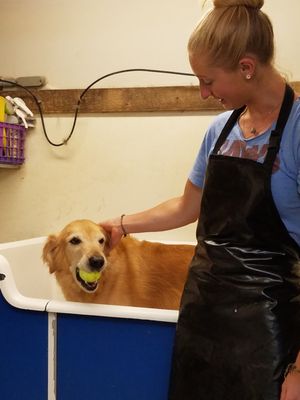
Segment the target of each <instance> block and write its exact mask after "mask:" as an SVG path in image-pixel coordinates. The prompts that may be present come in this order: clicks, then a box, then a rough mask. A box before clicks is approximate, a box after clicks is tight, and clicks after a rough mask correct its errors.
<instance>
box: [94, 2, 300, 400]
mask: <svg viewBox="0 0 300 400" xmlns="http://www.w3.org/2000/svg"><path fill="white" fill-rule="evenodd" d="M263 3H264V1H263V0H236V1H234V0H215V1H214V8H213V9H212V10H211V12H209V13H208V14H207V15H206V16H205V17H204V18H203V19H202V21H201V22H200V24H199V25H198V26H197V27H196V29H195V31H194V32H193V34H192V35H191V38H190V40H189V44H188V50H189V57H190V64H191V67H192V69H193V71H194V73H195V75H196V76H197V77H198V78H199V82H200V93H201V96H202V97H203V98H204V99H206V98H208V97H210V96H212V97H214V98H216V99H218V100H219V101H220V103H221V104H222V105H223V106H224V109H225V110H234V111H225V112H224V113H221V114H220V115H219V116H218V117H217V118H216V119H215V121H214V122H213V123H212V125H211V126H210V127H209V129H208V131H207V133H206V136H205V139H204V142H203V144H202V147H201V149H200V151H199V155H198V157H197V159H196V161H195V164H194V167H193V169H192V171H191V173H190V175H189V177H188V180H187V182H186V185H185V189H184V192H183V194H182V195H181V196H179V197H177V198H174V199H171V200H168V201H166V202H164V203H163V204H160V205H158V206H156V207H154V208H152V209H149V210H146V211H143V212H140V213H137V214H132V215H126V216H122V218H121V219H120V218H115V219H112V220H110V221H105V222H103V223H101V225H104V227H105V228H106V229H107V230H108V231H109V232H110V233H111V240H112V245H114V244H115V243H116V242H118V240H120V238H121V236H122V235H123V234H124V233H134V232H146V231H159V230H166V229H172V228H176V227H179V226H183V225H186V224H188V223H191V222H193V221H195V220H196V219H198V227H197V241H198V244H197V248H196V252H195V256H194V259H193V261H192V263H191V266H190V271H189V276H188V278H187V282H186V285H185V290H184V293H183V296H182V302H181V308H180V314H179V320H178V325H177V332H176V340H175V344H174V353H173V366H172V373H171V382H170V393H169V400H225V399H226V400H278V399H280V400H300V356H298V352H299V349H300V304H299V295H300V280H299V277H298V276H297V265H298V267H299V265H300V261H299V260H300V247H299V246H300V100H299V98H298V96H297V95H296V94H295V93H294V92H293V90H292V89H291V88H290V86H289V85H287V83H286V82H285V80H284V78H283V77H282V76H281V74H280V73H279V72H278V71H277V70H276V69H275V67H274V64H273V59H274V40H273V29H272V24H271V22H270V20H269V18H268V16H267V15H266V14H265V13H264V12H263V11H262V10H261V8H262V6H263ZM200 203H201V208H200ZM199 210H200V212H199Z"/></svg>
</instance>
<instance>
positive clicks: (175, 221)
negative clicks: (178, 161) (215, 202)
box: [99, 180, 202, 247]
mask: <svg viewBox="0 0 300 400" xmlns="http://www.w3.org/2000/svg"><path fill="white" fill-rule="evenodd" d="M201 195H202V190H201V189H200V188H199V187H197V186H195V185H194V184H193V183H192V182H191V181H190V180H187V182H186V185H185V188H184V192H183V194H182V195H181V196H179V197H175V198H173V199H170V200H167V201H165V202H163V203H160V204H158V205H157V206H155V207H153V208H150V209H148V210H145V211H142V212H139V213H136V214H131V215H126V216H124V217H123V219H122V225H123V228H124V230H125V232H126V233H139V232H157V231H165V230H170V229H175V228H179V227H181V226H184V225H187V224H190V223H192V222H194V221H196V220H197V218H198V217H199V211H200V202H201ZM99 225H101V226H103V228H104V229H105V230H107V231H108V232H109V233H110V235H111V244H110V246H111V247H114V246H115V245H116V244H117V243H118V242H119V240H120V239H121V237H122V236H123V233H124V232H123V228H122V226H121V218H120V217H117V218H113V219H110V220H107V221H103V222H100V224H99Z"/></svg>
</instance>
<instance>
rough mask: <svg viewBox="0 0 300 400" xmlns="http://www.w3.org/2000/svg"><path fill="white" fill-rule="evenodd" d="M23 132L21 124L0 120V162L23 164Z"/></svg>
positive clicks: (23, 128)
mask: <svg viewBox="0 0 300 400" xmlns="http://www.w3.org/2000/svg"><path fill="white" fill-rule="evenodd" d="M25 132H26V129H25V127H24V126H23V125H16V124H7V123H5V122H0V164H10V165H20V164H23V162H24V160H25V158H24V146H25Z"/></svg>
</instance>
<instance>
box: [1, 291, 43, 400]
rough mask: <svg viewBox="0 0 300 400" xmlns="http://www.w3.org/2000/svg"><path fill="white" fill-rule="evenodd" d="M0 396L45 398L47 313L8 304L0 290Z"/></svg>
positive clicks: (22, 399) (25, 399)
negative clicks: (21, 308)
mask: <svg viewBox="0 0 300 400" xmlns="http://www.w3.org/2000/svg"><path fill="white" fill-rule="evenodd" d="M0 346H1V347H0V380H1V385H0V399H1V400H46V399H47V393H48V384H47V379H48V376H47V375H48V314H47V313H43V312H38V311H27V310H20V309H17V308H14V307H12V306H11V305H9V304H8V303H7V302H6V300H5V299H4V297H3V296H2V293H1V291H0Z"/></svg>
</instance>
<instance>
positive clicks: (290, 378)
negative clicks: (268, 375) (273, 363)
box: [280, 371, 300, 400]
mask: <svg viewBox="0 0 300 400" xmlns="http://www.w3.org/2000/svg"><path fill="white" fill-rule="evenodd" d="M280 400H300V373H299V372H295V371H294V372H293V371H291V372H290V373H289V374H288V375H287V376H286V378H285V380H284V382H283V384H282V387H281V396H280Z"/></svg>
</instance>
